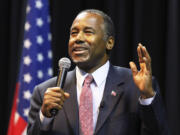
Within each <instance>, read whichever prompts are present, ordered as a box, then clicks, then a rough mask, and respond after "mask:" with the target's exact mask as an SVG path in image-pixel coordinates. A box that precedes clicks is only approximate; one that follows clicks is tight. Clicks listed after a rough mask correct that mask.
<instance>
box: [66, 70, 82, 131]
mask: <svg viewBox="0 0 180 135" xmlns="http://www.w3.org/2000/svg"><path fill="white" fill-rule="evenodd" d="M65 82H66V84H65V86H64V89H65V91H66V92H68V93H69V94H70V98H69V99H67V100H66V101H65V102H64V112H65V114H66V116H67V119H68V122H69V125H70V127H71V128H72V131H73V133H75V134H76V135H78V134H79V112H78V103H77V92H76V75H75V70H73V71H71V72H69V73H68V75H67V78H66V81H65Z"/></svg>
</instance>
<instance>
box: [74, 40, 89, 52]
mask: <svg viewBox="0 0 180 135" xmlns="http://www.w3.org/2000/svg"><path fill="white" fill-rule="evenodd" d="M89 48H90V45H89V44H88V43H86V42H78V43H77V42H75V43H74V44H73V46H72V51H76V50H84V49H86V50H87V49H89Z"/></svg>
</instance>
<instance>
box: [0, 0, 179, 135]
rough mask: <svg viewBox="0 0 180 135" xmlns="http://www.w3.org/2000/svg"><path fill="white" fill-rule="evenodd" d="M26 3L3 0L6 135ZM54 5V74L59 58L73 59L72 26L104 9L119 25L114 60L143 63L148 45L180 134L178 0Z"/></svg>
mask: <svg viewBox="0 0 180 135" xmlns="http://www.w3.org/2000/svg"><path fill="white" fill-rule="evenodd" d="M35 1H37V0H35ZM42 1H45V0H42ZM26 4H27V0H6V1H1V4H0V18H1V21H0V22H1V23H0V25H1V26H0V47H1V49H0V54H1V57H0V62H1V66H0V68H1V69H0V72H1V74H0V75H1V78H2V80H1V91H0V93H1V94H0V134H1V135H5V134H6V133H7V129H8V123H9V118H10V114H11V107H12V104H13V97H14V92H15V85H16V82H17V78H18V74H19V68H20V67H19V65H20V57H21V52H22V46H23V37H24V36H23V35H24V22H25V17H26ZM49 5H50V15H51V33H52V45H51V47H52V52H53V61H52V65H53V71H54V74H53V75H54V76H56V74H57V71H58V64H57V63H58V60H59V59H60V58H61V57H65V56H66V57H68V54H67V48H68V39H69V29H70V26H71V24H72V21H73V20H74V18H75V16H76V15H77V13H78V12H79V11H81V10H83V9H89V8H94V9H99V10H102V11H104V12H105V13H107V14H108V15H109V16H110V17H111V18H112V20H113V21H114V25H115V31H116V42H115V47H114V50H113V52H112V56H111V62H112V63H113V64H114V65H118V66H124V67H129V61H132V60H133V61H134V62H136V63H138V59H137V52H136V48H137V44H138V43H139V42H140V43H142V44H143V45H145V46H146V47H147V49H148V51H149V53H150V55H151V58H152V71H153V75H154V76H155V77H156V78H157V80H158V82H159V85H160V88H161V93H162V97H163V101H164V104H165V108H166V111H167V119H168V123H169V127H170V130H171V132H172V134H173V135H179V134H180V126H179V125H180V115H179V114H180V98H179V96H180V53H179V51H180V25H179V24H180V1H179V0H149V1H147V0H146V1H145V0H74V1H73V0H50V1H49ZM72 67H73V66H72Z"/></svg>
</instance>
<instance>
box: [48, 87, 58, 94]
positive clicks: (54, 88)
mask: <svg viewBox="0 0 180 135" xmlns="http://www.w3.org/2000/svg"><path fill="white" fill-rule="evenodd" d="M59 91H60V88H59V87H51V88H48V89H47V90H46V93H48V92H59Z"/></svg>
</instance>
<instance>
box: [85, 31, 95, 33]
mask: <svg viewBox="0 0 180 135" xmlns="http://www.w3.org/2000/svg"><path fill="white" fill-rule="evenodd" d="M85 33H88V34H93V33H94V32H92V31H85Z"/></svg>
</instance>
